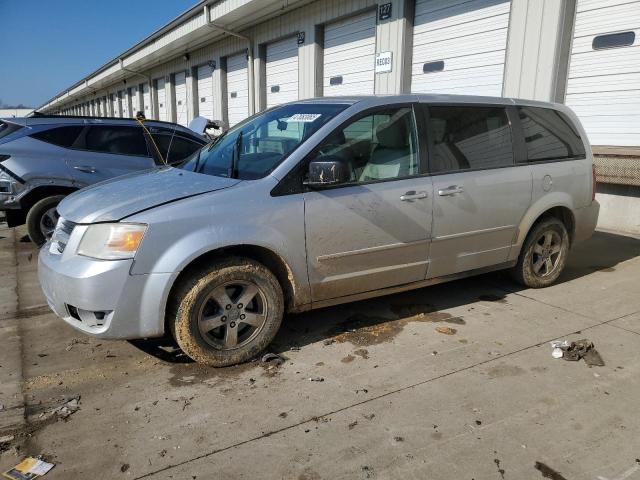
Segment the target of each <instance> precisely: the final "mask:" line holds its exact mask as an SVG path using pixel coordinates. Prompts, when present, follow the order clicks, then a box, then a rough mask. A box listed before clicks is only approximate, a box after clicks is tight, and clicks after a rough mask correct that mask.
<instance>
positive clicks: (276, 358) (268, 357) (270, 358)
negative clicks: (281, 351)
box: [262, 353, 284, 366]
mask: <svg viewBox="0 0 640 480" xmlns="http://www.w3.org/2000/svg"><path fill="white" fill-rule="evenodd" d="M271 362H273V364H274V365H278V366H279V365H282V364H283V363H284V358H282V357H281V356H280V355H278V354H277V353H267V354H265V355H263V357H262V363H271Z"/></svg>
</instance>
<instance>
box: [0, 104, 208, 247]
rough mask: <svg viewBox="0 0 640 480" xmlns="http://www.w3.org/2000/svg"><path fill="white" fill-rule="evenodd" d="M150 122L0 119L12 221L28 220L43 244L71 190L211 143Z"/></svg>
mask: <svg viewBox="0 0 640 480" xmlns="http://www.w3.org/2000/svg"><path fill="white" fill-rule="evenodd" d="M145 128H146V131H145V130H144V129H143V128H142V126H141V125H140V124H139V123H138V122H137V121H136V120H135V119H132V118H130V119H123V118H95V117H59V116H43V115H38V116H35V117H26V118H11V119H1V120H0V211H3V210H4V211H5V215H6V217H7V223H8V224H9V226H10V227H14V226H17V225H22V224H23V223H26V224H27V227H28V232H29V237H31V240H33V242H34V243H36V244H38V245H42V244H43V243H44V242H45V240H46V239H47V238H49V237H51V234H52V233H53V229H54V228H55V226H56V222H57V219H58V214H57V212H56V206H57V205H58V203H59V202H60V200H62V198H64V197H65V196H66V195H68V194H69V193H71V192H73V191H76V190H78V189H80V188H82V187H84V186H87V185H90V184H93V183H96V182H100V181H102V180H106V179H108V178H112V177H115V176H118V175H123V174H125V173H129V172H133V171H137V170H144V169H149V168H152V167H154V166H156V165H157V164H158V163H160V162H164V161H165V160H167V159H168V161H169V162H171V163H175V162H180V161H182V160H184V158H185V157H187V156H189V155H191V154H192V153H193V152H194V151H196V150H199V149H200V148H201V147H202V145H204V144H205V143H206V141H205V139H204V137H202V136H200V135H197V134H195V133H194V132H192V131H191V130H189V129H187V128H184V127H182V126H179V125H176V124H172V123H166V122H158V121H146V122H145ZM151 139H153V141H154V142H155V144H156V145H155V146H154V145H153V144H152V142H151ZM156 146H157V147H158V150H156Z"/></svg>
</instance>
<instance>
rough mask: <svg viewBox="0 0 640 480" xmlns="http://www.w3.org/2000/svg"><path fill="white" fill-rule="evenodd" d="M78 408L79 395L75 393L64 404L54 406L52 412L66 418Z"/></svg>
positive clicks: (63, 418)
mask: <svg viewBox="0 0 640 480" xmlns="http://www.w3.org/2000/svg"><path fill="white" fill-rule="evenodd" d="M78 410H80V395H76V396H75V397H73V398H72V399H71V400H69V401H67V402H66V403H65V404H64V405H62V406H60V407H58V408H56V409H55V410H54V411H53V413H54V414H55V415H56V416H57V417H58V418H61V419H62V420H66V419H67V418H69V417H70V416H71V415H73V414H74V413H76V412H77V411H78Z"/></svg>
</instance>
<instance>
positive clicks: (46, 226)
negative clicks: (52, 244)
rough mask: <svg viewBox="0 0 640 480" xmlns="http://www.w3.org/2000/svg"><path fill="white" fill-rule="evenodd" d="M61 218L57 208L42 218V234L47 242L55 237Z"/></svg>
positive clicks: (45, 213)
mask: <svg viewBox="0 0 640 480" xmlns="http://www.w3.org/2000/svg"><path fill="white" fill-rule="evenodd" d="M59 217H60V215H58V212H57V210H56V207H51V208H50V209H49V210H47V211H46V212H44V214H43V215H42V217H40V232H41V233H42V235H44V238H46V239H47V240H49V239H50V238H51V237H52V236H53V232H54V230H55V229H56V224H57V223H58V218H59Z"/></svg>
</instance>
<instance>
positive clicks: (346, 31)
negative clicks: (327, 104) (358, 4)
mask: <svg viewBox="0 0 640 480" xmlns="http://www.w3.org/2000/svg"><path fill="white" fill-rule="evenodd" d="M375 52H376V12H375V11H372V12H367V13H363V14H361V15H357V16H355V17H350V18H347V19H345V20H341V21H339V22H335V23H330V24H328V25H326V26H325V30H324V66H323V68H324V72H323V94H324V95H325V96H332V95H368V94H372V93H374V87H375V74H374V70H373V69H374V62H375Z"/></svg>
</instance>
